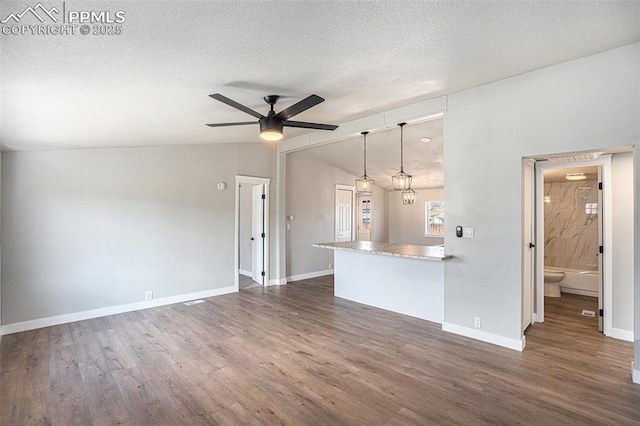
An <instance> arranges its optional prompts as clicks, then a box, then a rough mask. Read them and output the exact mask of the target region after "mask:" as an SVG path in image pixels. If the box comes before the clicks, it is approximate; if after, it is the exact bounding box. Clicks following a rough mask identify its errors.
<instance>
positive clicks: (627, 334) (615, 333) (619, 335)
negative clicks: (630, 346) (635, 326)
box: [606, 328, 633, 342]
mask: <svg viewBox="0 0 640 426" xmlns="http://www.w3.org/2000/svg"><path fill="white" fill-rule="evenodd" d="M606 335H607V336H608V337H612V338H614V339H620V340H626V341H627V342H633V330H623V329H621V328H612V329H611V330H609V333H607V334H606Z"/></svg>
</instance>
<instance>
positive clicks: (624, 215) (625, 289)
mask: <svg viewBox="0 0 640 426" xmlns="http://www.w3.org/2000/svg"><path fill="white" fill-rule="evenodd" d="M611 187H612V194H611V196H612V204H613V217H612V222H613V230H612V232H613V235H612V238H613V254H612V258H613V268H612V269H613V300H612V302H613V318H612V319H613V328H618V329H621V330H633V282H634V270H633V268H634V251H633V236H634V234H635V226H634V223H633V208H634V206H635V205H636V203H635V201H634V198H635V197H634V193H633V153H630V152H629V153H624V154H616V155H614V156H613V157H612V159H611Z"/></svg>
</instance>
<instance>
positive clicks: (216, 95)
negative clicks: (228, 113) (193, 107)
mask: <svg viewBox="0 0 640 426" xmlns="http://www.w3.org/2000/svg"><path fill="white" fill-rule="evenodd" d="M209 96H211V97H212V98H213V99H215V100H216V101H220V102H222V103H223V104H227V105H229V106H231V107H234V108H235V109H239V110H240V111H242V112H246V113H247V114H249V115H253V116H254V117H255V118H264V115H262V114H260V113H259V112H257V111H254V110H252V109H251V108H248V107H246V106H244V105H242V104H239V103H237V102H236V101H234V100H232V99H229V98H227V97H226V96H223V95H221V94H220V93H214V94H213V95H209Z"/></svg>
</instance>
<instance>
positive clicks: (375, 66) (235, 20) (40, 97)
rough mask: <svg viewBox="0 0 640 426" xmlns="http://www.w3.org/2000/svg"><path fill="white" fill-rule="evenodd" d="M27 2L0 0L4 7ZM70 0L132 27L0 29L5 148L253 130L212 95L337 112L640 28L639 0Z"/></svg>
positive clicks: (229, 135)
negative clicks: (302, 103)
mask: <svg viewBox="0 0 640 426" xmlns="http://www.w3.org/2000/svg"><path fill="white" fill-rule="evenodd" d="M43 1H44V0H43ZM34 3H35V1H34V2H11V1H4V0H3V2H2V7H1V8H0V15H2V16H0V20H2V19H5V18H6V17H7V16H8V14H9V13H20V12H21V11H22V10H24V8H25V7H26V6H28V5H33V4H34ZM44 3H45V5H46V6H49V7H50V6H52V5H57V6H58V7H59V8H60V9H61V10H62V7H61V3H62V2H61V1H44ZM80 5H81V6H80ZM66 6H67V8H74V7H75V8H81V9H82V10H89V11H91V10H97V11H101V10H104V11H112V12H115V11H117V10H123V11H124V12H125V16H126V22H124V23H123V25H122V28H123V33H122V35H111V36H99V35H86V36H83V35H80V34H79V33H76V34H75V35H72V36H64V35H60V36H44V35H39V36H31V35H2V34H0V61H1V64H2V66H1V73H2V74H1V77H0V79H1V80H0V82H1V85H2V86H1V89H2V113H1V116H0V118H1V120H2V121H1V122H0V126H1V139H0V146H1V147H2V149H4V150H31V149H58V148H86V147H113V146H145V145H165V144H204V143H229V142H258V141H259V139H258V130H257V127H253V126H250V127H233V128H224V129H222V128H217V129H212V128H208V127H206V126H205V125H204V124H205V123H210V122H216V121H244V120H246V119H247V118H249V119H250V118H251V117H249V116H247V115H245V114H243V113H242V112H239V111H237V110H234V109H232V108H230V107H228V106H226V105H224V104H221V103H219V102H216V101H214V100H212V99H211V98H209V97H208V96H207V95H209V94H211V93H215V92H220V93H222V94H224V95H226V96H228V97H230V98H232V99H234V100H237V101H238V102H240V103H243V104H246V105H247V106H249V107H251V108H253V109H256V110H258V111H260V112H266V104H264V103H263V101H262V97H263V96H264V95H268V94H279V95H285V96H288V97H289V98H288V99H285V100H283V101H282V103H281V105H279V106H280V107H281V108H284V107H286V106H288V105H290V104H292V103H293V102H295V101H297V100H299V99H302V98H303V97H306V96H308V95H309V94H312V93H315V94H318V95H320V96H322V97H324V98H325V99H326V102H324V103H323V104H321V105H319V106H317V107H315V108H313V109H311V110H309V111H307V112H305V113H303V114H300V115H299V116H297V117H296V119H298V120H301V121H317V122H325V123H334V124H340V123H343V122H347V121H351V120H354V119H357V118H361V117H364V116H368V115H371V114H374V113H377V112H380V111H384V110H388V109H391V108H394V107H397V106H401V105H406V104H410V103H414V102H417V101H421V100H425V99H429V98H432V97H435V96H439V95H442V94H447V93H451V92H455V91H459V90H462V89H465V88H468V87H472V86H476V85H479V84H482V83H486V82H489V81H494V80H498V79H502V78H505V77H508V76H512V75H516V74H520V73H524V72H527V71H530V70H533V69H538V68H541V67H545V66H548V65H552V64H556V63H560V62H564V61H567V60H571V59H575V58H578V57H582V56H586V55H589V54H593V53H597V52H601V51H604V50H608V49H612V48H615V47H619V46H623V45H626V44H629V43H633V42H636V41H638V40H640V25H638V22H640V2H638V1H606V2H605V1H588V2H586V1H545V2H540V1H535V2H533V1H512V2H505V1H499V2H498V1H455V2H454V1H441V2H427V1H422V2H421V1H413V2H402V1H373V2H369V1H367V2H352V1H334V2H328V1H304V2H302V1H276V0H273V1H251V2H245V3H241V2H239V1H213V2H178V1H175V2H170V1H160V2H138V1H130V2H116V1H113V2H84V1H83V2H66ZM29 19H32V20H34V18H32V17H31V18H30V17H28V16H27V17H25V18H24V22H21V23H31V24H37V23H38V22H37V21H34V22H27V21H28V20H29ZM306 132H308V130H304V129H286V130H285V137H292V136H296V135H300V134H302V133H306Z"/></svg>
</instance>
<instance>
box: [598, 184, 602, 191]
mask: <svg viewBox="0 0 640 426" xmlns="http://www.w3.org/2000/svg"><path fill="white" fill-rule="evenodd" d="M598 189H599V190H600V191H602V182H598Z"/></svg>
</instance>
